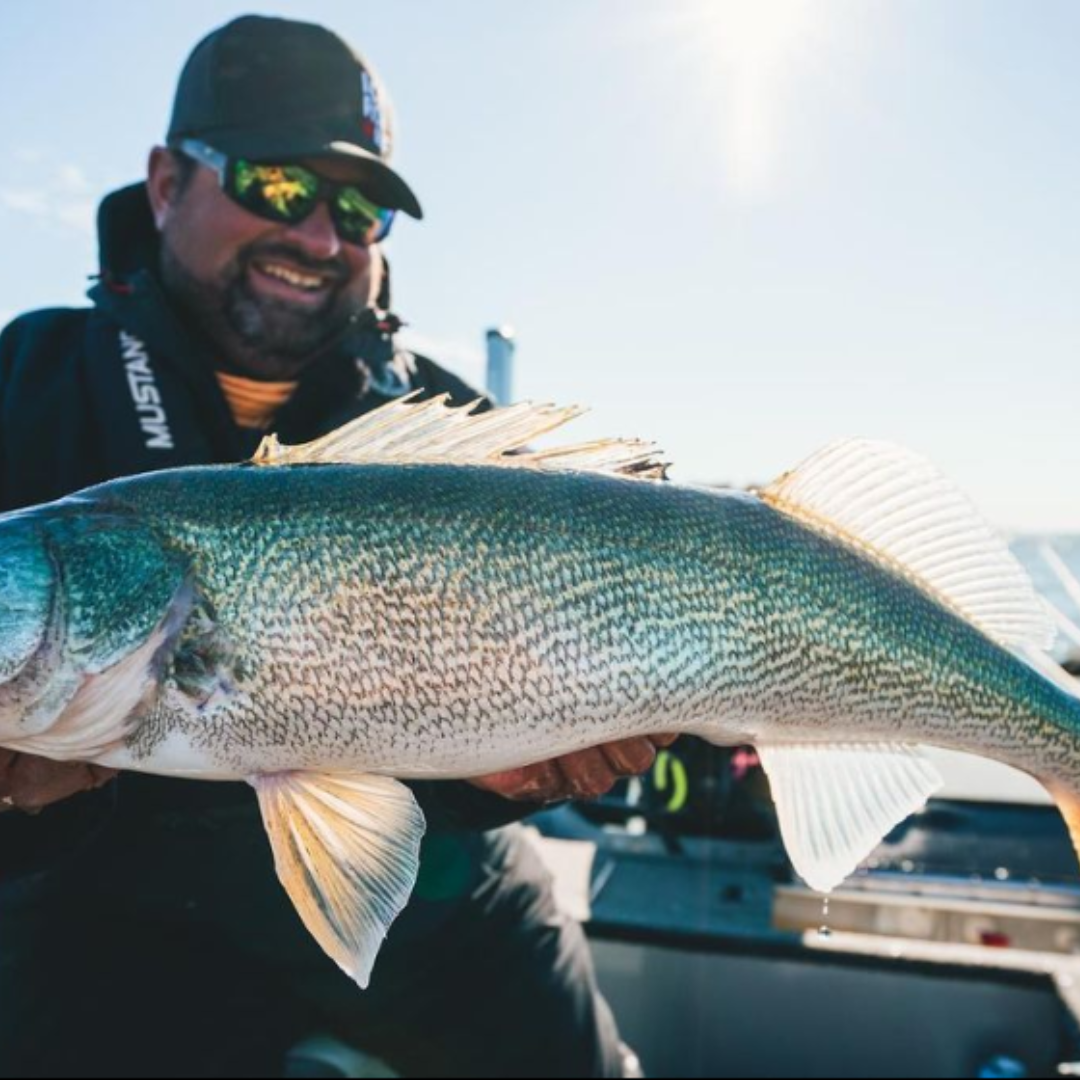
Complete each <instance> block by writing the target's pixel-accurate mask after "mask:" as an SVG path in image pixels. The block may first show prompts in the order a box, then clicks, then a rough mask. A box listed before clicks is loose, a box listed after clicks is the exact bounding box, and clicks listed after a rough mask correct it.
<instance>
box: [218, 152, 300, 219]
mask: <svg viewBox="0 0 1080 1080" xmlns="http://www.w3.org/2000/svg"><path fill="white" fill-rule="evenodd" d="M233 192H234V197H235V198H236V201H237V202H238V203H240V205H241V206H243V207H245V208H246V209H248V210H250V211H251V212H252V213H253V214H258V215H260V216H261V217H269V218H273V219H274V220H276V221H289V222H297V221H300V220H302V219H303V218H304V217H306V216H307V215H308V214H310V213H311V210H312V208H313V207H314V205H315V201H316V199H317V198H318V195H319V181H318V178H317V177H316V176H315V174H314V173H311V172H309V171H308V170H307V169H304V168H301V167H300V166H290V165H259V164H255V163H252V162H249V161H237V162H236V167H235V170H234V175H233Z"/></svg>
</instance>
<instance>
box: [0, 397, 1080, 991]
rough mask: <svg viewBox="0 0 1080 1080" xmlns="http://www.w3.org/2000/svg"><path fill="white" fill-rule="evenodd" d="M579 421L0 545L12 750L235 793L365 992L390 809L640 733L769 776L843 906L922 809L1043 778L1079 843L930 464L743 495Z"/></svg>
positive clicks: (248, 479)
mask: <svg viewBox="0 0 1080 1080" xmlns="http://www.w3.org/2000/svg"><path fill="white" fill-rule="evenodd" d="M579 413H580V410H577V409H563V408H557V407H555V406H549V405H532V404H521V405H515V406H511V407H509V408H505V409H499V410H491V411H486V412H484V411H482V410H480V409H478V408H476V407H464V408H457V407H451V404H450V403H449V402H448V401H447V400H446V399H444V398H437V399H433V400H430V401H426V402H421V401H418V400H414V399H413V398H407V399H404V400H401V401H398V402H394V403H391V404H389V405H387V406H385V407H384V408H381V409H379V410H376V411H374V412H371V413H369V414H367V415H366V416H363V417H361V418H360V419H358V420H356V421H354V422H352V423H351V424H348V425H346V426H345V427H343V428H341V429H339V430H338V431H335V432H333V433H331V434H330V435H328V436H325V437H323V438H321V439H317V440H315V441H314V442H311V443H307V444H303V445H300V446H286V445H283V444H282V443H281V442H280V441H279V440H278V439H277V438H276V437H274V436H268V437H267V438H266V439H265V440H264V442H263V444H262V445H261V447H260V448H259V451H258V453H257V454H256V455H255V457H254V458H253V459H252V460H251V461H250V462H247V463H244V464H242V465H225V466H208V467H196V468H182V469H174V470H168V471H163V472H156V473H149V474H144V475H139V476H133V477H128V478H124V479H119V480H113V481H110V482H108V483H104V484H101V485H99V486H96V487H93V488H89V489H87V490H84V491H82V492H79V493H77V494H75V495H72V496H69V497H67V498H64V499H61V500H59V501H57V502H54V503H50V504H48V505H43V506H38V507H33V508H29V509H26V510H21V511H18V512H14V513H9V514H6V515H4V516H2V517H0V746H3V747H6V748H9V749H13V750H17V751H22V752H25V753H32V754H38V755H43V756H46V757H50V758H54V759H57V760H80V761H88V762H92V763H96V764H99V765H102V766H108V767H111V768H116V769H127V770H137V771H143V772H150V773H157V774H162V775H168V776H178V777H188V778H192V779H196V780H214V781H224V780H246V781H248V782H249V783H250V784H251V785H252V786H253V788H254V789H255V793H256V796H257V799H258V803H259V806H260V809H261V814H262V819H263V822H264V825H265V829H266V832H267V835H268V837H269V842H270V845H271V847H272V849H273V854H274V860H275V865H276V871H277V874H278V877H279V879H280V881H281V883H282V885H283V886H284V888H285V890H286V892H287V893H288V895H289V897H290V898H291V900H292V902H293V904H294V906H295V908H296V910H297V912H298V913H299V916H300V918H301V919H302V920H303V922H304V924H305V925H306V926H307V928H308V930H309V931H310V932H311V933H312V934H313V935H314V937H315V939H316V940H317V941H318V942H319V944H320V945H321V946H322V947H323V949H324V950H325V951H326V953H327V954H328V955H329V956H330V957H332V958H333V960H334V961H335V962H336V963H337V964H338V965H339V966H340V967H341V968H342V969H343V970H344V971H346V972H347V973H348V974H349V975H350V976H351V977H352V978H353V979H354V980H355V981H356V982H357V983H358V984H359V985H360V986H367V985H368V983H369V981H370V979H371V975H372V970H373V967H374V965H375V960H376V957H377V955H378V951H379V948H380V945H381V942H382V941H383V939H384V938H385V936H386V934H387V932H388V929H389V927H390V926H391V924H392V923H393V921H394V919H395V918H396V917H397V915H398V914H399V913H400V912H401V910H402V909H403V908H404V907H405V905H406V904H407V902H408V899H409V896H410V893H411V890H412V887H413V885H414V883H415V880H416V875H417V869H418V860H419V851H420V842H421V839H422V836H423V833H424V827H425V825H424V819H423V815H422V812H421V810H420V809H419V807H418V805H417V803H416V800H415V798H414V796H413V794H412V793H411V791H410V789H409V787H408V785H407V783H406V782H407V781H409V780H418V779H423V780H460V779H467V778H473V777H477V776H480V775H485V774H490V773H495V772H502V771H505V770H508V769H512V768H519V767H523V766H526V765H528V764H531V763H536V762H539V761H543V760H548V759H551V758H555V757H558V756H561V755H564V754H568V753H572V752H574V751H578V750H582V749H585V748H587V747H591V746H596V745H599V744H602V743H606V742H609V741H612V740H614V739H622V738H627V737H631V736H638V735H647V734H653V733H658V732H672V733H682V734H688V735H694V736H698V737H700V738H702V739H705V740H708V741H709V742H711V743H714V744H716V745H726V746H734V745H747V744H749V745H753V746H754V747H756V749H757V751H758V754H759V755H760V757H761V760H762V762H763V764H764V767H765V769H766V771H767V773H768V776H769V780H770V783H771V789H772V792H773V797H774V800H775V802H776V807H777V814H778V819H779V823H780V829H781V834H782V837H783V841H784V843H785V846H786V849H787V851H788V853H789V855H790V857H791V860H792V863H793V865H794V867H795V869H796V870H797V872H798V873H799V874H800V876H801V877H802V878H803V879H804V880H805V881H806V882H807V883H808V884H809V885H810V886H811V887H813V888H815V889H818V890H821V891H823V892H828V891H829V890H832V889H834V888H835V887H836V886H837V885H839V884H840V883H841V882H842V881H843V880H844V879H845V878H846V877H847V876H848V875H850V874H851V873H852V872H853V871H854V870H855V869H856V868H857V867H858V865H859V864H860V863H861V862H862V861H864V860H865V859H866V858H867V857H868V856H869V855H870V853H871V852H872V851H873V850H874V848H875V847H876V846H877V845H878V844H879V842H880V841H881V839H882V838H883V837H884V836H885V835H887V834H888V833H889V832H890V831H891V830H892V829H893V828H894V827H895V826H896V825H897V824H898V823H899V822H901V821H902V820H904V819H905V818H906V817H908V816H909V815H911V814H913V813H916V812H918V811H919V810H920V809H921V808H922V807H923V806H924V805H925V804H926V802H927V801H928V799H929V798H930V797H931V796H932V795H933V794H934V793H935V791H937V790H938V788H939V787H940V784H941V778H940V776H939V775H938V773H937V771H936V769H935V767H934V765H933V764H932V763H931V762H930V761H929V760H927V757H926V755H925V752H924V751H925V748H926V747H942V748H945V749H950V750H959V751H964V752H968V753H975V754H979V755H982V756H984V757H989V758H993V759H996V760H998V761H1001V762H1004V763H1006V764H1008V765H1011V766H1014V767H1016V768H1019V769H1022V770H1024V771H1026V772H1028V773H1030V774H1031V775H1033V776H1035V777H1036V778H1038V779H1039V780H1040V781H1041V782H1042V783H1043V784H1044V785H1045V786H1046V787H1047V788H1048V790H1049V791H1050V793H1051V794H1052V795H1053V796H1054V798H1055V799H1056V800H1057V803H1058V806H1059V808H1060V809H1061V811H1062V813H1063V814H1064V816H1065V819H1066V822H1067V823H1068V826H1069V829H1070V831H1071V834H1072V836H1073V839H1074V842H1080V691H1078V689H1077V684H1076V683H1075V682H1073V681H1072V680H1071V679H1070V678H1069V677H1068V676H1066V675H1065V674H1064V673H1063V672H1061V671H1060V669H1058V668H1057V666H1056V665H1055V664H1054V663H1053V662H1052V660H1051V659H1050V658H1049V655H1048V653H1047V650H1048V649H1049V647H1050V645H1051V643H1052V640H1053V635H1054V624H1053V619H1052V616H1051V614H1050V612H1049V611H1048V606H1047V604H1046V603H1045V602H1044V601H1043V600H1042V599H1041V598H1040V597H1039V595H1038V594H1037V592H1036V591H1035V589H1034V587H1033V586H1032V584H1031V582H1030V580H1029V579H1028V577H1027V575H1026V573H1025V572H1024V570H1023V569H1022V567H1021V566H1020V564H1019V563H1018V562H1017V561H1016V559H1015V558H1014V557H1013V555H1012V554H1011V553H1010V552H1009V549H1008V547H1007V545H1006V544H1005V543H1004V542H1003V541H1002V540H1001V539H1000V538H999V537H998V536H997V535H996V534H995V533H994V531H993V530H992V529H991V528H990V527H989V526H988V525H987V524H986V523H985V522H984V521H983V519H982V518H981V517H980V515H979V514H978V512H977V511H976V509H975V508H974V506H973V505H972V504H971V502H970V501H969V500H968V499H967V498H966V497H965V496H964V495H963V494H962V493H961V492H959V491H958V490H957V489H956V487H955V486H954V485H953V484H952V483H951V482H949V481H948V480H946V479H945V478H944V477H943V476H941V474H940V473H938V471H937V470H936V469H935V468H934V467H933V466H932V465H931V464H930V463H929V462H927V461H925V460H924V459H923V458H921V457H919V456H918V455H916V454H913V453H911V452H910V451H907V450H905V449H903V448H900V447H896V446H892V445H890V444H886V443H880V442H874V441H871V440H865V439H849V440H845V441H842V442H839V443H834V444H832V445H831V446H829V447H827V448H826V449H824V450H823V451H820V452H818V453H817V454H815V455H813V456H811V457H810V458H809V459H807V461H805V462H804V463H803V464H802V465H801V466H799V467H798V468H796V469H795V470H794V471H792V472H790V473H787V474H785V475H784V476H782V477H780V478H779V479H778V480H777V481H775V482H774V483H772V484H770V485H768V486H766V487H763V488H760V489H754V490H750V491H743V490H736V489H730V490H717V489H708V488H704V487H697V486H693V485H684V484H679V483H675V482H673V481H671V480H669V479H667V466H666V463H665V462H664V461H663V460H662V457H661V456H660V454H659V451H658V450H657V449H656V448H655V447H654V446H652V445H651V444H649V443H643V442H640V441H636V440H604V441H600V442H594V443H588V444H584V445H573V444H571V445H568V446H555V447H553V448H549V449H535V446H536V444H537V442H538V440H540V439H541V437H542V436H544V435H546V434H548V433H550V432H553V431H555V430H557V429H559V428H561V427H562V426H563V425H564V424H566V423H568V422H569V421H570V420H572V419H574V418H575V417H576V416H577V415H579Z"/></svg>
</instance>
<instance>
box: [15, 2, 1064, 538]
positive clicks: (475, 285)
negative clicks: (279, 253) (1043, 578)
mask: <svg viewBox="0 0 1080 1080" xmlns="http://www.w3.org/2000/svg"><path fill="white" fill-rule="evenodd" d="M251 10H256V11H262V12H266V13H288V14H293V15H296V16H300V17H306V18H310V19H312V20H315V21H321V22H324V23H325V24H326V25H328V26H330V27H332V28H334V29H335V30H337V31H338V32H339V33H341V34H342V35H343V36H345V37H347V38H348V39H350V40H351V41H352V42H353V43H354V44H355V45H356V46H357V47H359V48H360V49H361V50H362V51H363V52H365V53H366V54H367V55H368V57H369V58H370V59H371V61H372V62H373V63H374V65H375V66H376V68H378V69H379V71H380V72H381V74H382V75H383V77H384V79H385V81H386V82H387V84H388V85H389V87H390V90H391V92H392V94H393V97H394V99H395V103H396V106H397V113H398V120H399V129H400V144H399V154H398V158H397V164H398V166H399V168H400V169H401V171H402V172H403V173H404V174H405V175H406V176H407V177H408V178H409V180H410V182H411V183H412V184H413V186H414V188H415V189H416V190H417V191H418V192H419V194H420V196H421V198H422V200H423V201H424V204H425V208H426V210H427V212H428V219H427V220H426V221H425V222H424V223H423V224H420V225H416V224H414V223H412V222H409V221H404V222H402V224H401V226H400V227H399V228H398V230H397V231H396V234H395V237H394V240H393V244H392V255H391V257H392V260H393V264H394V268H395V289H396V300H397V308H398V310H399V312H400V313H401V314H402V315H403V316H404V317H405V318H407V319H408V320H409V321H410V322H411V323H412V325H413V327H414V328H415V330H416V332H418V333H421V334H423V335H424V336H425V337H426V338H430V339H434V340H436V341H439V342H441V343H443V346H444V348H445V349H446V350H447V355H449V356H451V357H454V358H455V359H456V361H457V362H458V363H459V365H460V366H462V367H463V368H464V369H465V370H466V372H467V373H468V374H472V375H474V376H475V375H477V374H479V371H480V367H479V364H478V357H479V351H480V343H481V340H482V333H483V330H484V328H485V327H487V326H489V325H492V324H495V323H502V322H505V323H510V324H513V326H514V327H515V328H516V329H517V333H518V336H519V340H520V350H519V354H520V362H521V368H520V378H519V396H522V397H530V398H540V399H547V400H557V401H560V402H568V401H573V402H581V403H584V404H587V405H590V406H592V407H593V409H594V414H593V416H592V417H590V418H589V419H588V420H586V421H584V422H583V423H582V424H581V425H580V426H579V432H580V434H582V435H585V436H588V437H591V436H593V435H599V434H624V435H625V434H632V435H640V436H646V437H651V438H655V439H657V440H658V441H659V442H660V443H661V444H663V445H664V446H665V448H666V449H667V450H668V452H669V455H670V456H671V458H672V459H673V460H674V461H675V462H676V463H677V464H678V465H679V466H680V472H679V475H680V476H682V477H684V478H687V479H695V480H696V479H717V480H720V479H727V480H733V481H739V482H742V481H750V480H757V479H767V478H769V477H770V476H772V475H773V474H775V473H778V472H780V471H782V470H783V469H785V468H788V467H789V466H791V465H793V464H794V463H795V462H796V461H798V460H799V459H800V458H801V457H803V456H804V455H806V454H807V453H809V452H811V451H812V450H814V449H816V448H817V446H819V445H820V444H822V443H825V442H828V441H829V440H831V439H834V438H836V437H839V436H846V435H851V434H867V435H871V436H876V437H884V438H889V439H893V440H897V441H901V442H904V443H907V444H909V445H911V446H913V447H915V448H917V449H919V450H921V451H923V452H925V453H927V454H929V455H930V456H931V457H933V458H934V459H935V460H936V461H937V462H938V463H939V464H940V466H941V467H942V468H943V469H945V470H946V471H947V472H949V473H950V474H952V475H953V476H954V477H956V479H957V480H959V481H960V483H961V484H962V485H963V486H964V487H965V488H967V489H968V490H969V491H970V492H971V494H972V495H973V497H974V498H975V500H976V501H977V502H978V503H979V504H980V505H981V506H982V507H983V508H984V509H985V510H986V511H987V513H988V514H989V515H990V516H991V517H992V518H993V519H994V520H995V521H996V522H998V523H999V524H1001V525H1003V526H1006V527H1011V528H1054V529H1060V530H1075V531H1080V424H1078V412H1080V390H1078V386H1077V384H1078V381H1080V305H1078V303H1077V298H1078V295H1080V288H1078V286H1080V69H1078V68H1077V64H1076V50H1077V45H1078V43H1080V4H1078V3H1076V2H1075V0H1038V2H1037V3H1032V2H1030V0H949V2H947V3H946V2H942V0H730V2H729V0H543V2H542V3H537V4H524V3H509V2H507V0H394V2H393V3H379V4H376V3H370V2H366V0H323V2H318V3H298V2H296V3H289V4H283V3H269V2H267V3H263V4H261V5H260V6H258V7H255V8H252V7H250V6H248V5H246V4H244V5H242V4H236V3H232V2H228V0H185V3H183V4H147V3H135V2H121V0H98V2H96V3H94V4H80V3H76V2H74V0H64V2H60V0H35V2H34V3H33V4H29V3H24V4H15V3H6V4H3V5H2V6H0V101H2V102H3V105H2V110H3V111H2V115H3V122H2V125H0V163H2V165H3V170H2V172H0V238H2V241H3V248H2V250H3V253H4V257H3V259H2V260H0V316H10V315H11V314H13V313H15V312H17V311H20V310H24V309H27V308H32V307H41V306H46V305H54V304H71V303H78V302H80V300H81V297H82V293H83V289H84V283H85V276H86V275H87V274H88V273H90V272H91V271H92V270H93V269H94V267H95V245H94V241H93V236H92V229H91V221H92V214H93V206H94V204H95V203H96V201H97V199H98V198H99V197H100V196H101V195H102V194H103V193H104V192H106V191H107V190H109V189H110V188H111V187H113V186H117V185H119V184H122V183H126V182H128V181H130V180H133V179H136V178H138V177H141V175H142V172H143V168H144V162H145V158H146V152H147V150H148V148H149V147H150V146H151V145H152V144H153V143H154V142H155V141H157V140H159V139H160V138H161V137H162V134H163V132H164V128H165V124H166V120H167V115H168V109H169V105H170V101H171V97H172V92H173V88H174V85H175V79H176V75H177V73H178V71H179V68H180V66H181V63H182V61H183V59H184V57H185V56H186V55H187V53H188V51H189V50H190V49H191V47H192V46H193V45H194V44H195V42H196V41H197V40H198V39H199V38H200V37H201V36H202V35H203V34H204V33H205V32H207V31H208V30H210V29H211V28H213V27H214V26H217V25H220V24H221V23H222V22H225V21H226V20H227V19H229V18H230V17H232V16H233V15H236V14H239V13H242V12H246V11H251Z"/></svg>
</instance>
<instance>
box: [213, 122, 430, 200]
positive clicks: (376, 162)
mask: <svg viewBox="0 0 1080 1080" xmlns="http://www.w3.org/2000/svg"><path fill="white" fill-rule="evenodd" d="M200 137H201V138H204V139H205V141H206V142H207V143H208V144H209V145H210V146H212V147H213V148H214V149H215V150H218V151H220V152H221V153H223V154H227V155H228V156H229V157H244V158H249V159H250V160H252V161H274V160H277V161H282V160H287V159H296V158H335V159H337V160H339V161H348V162H351V163H353V164H355V165H357V166H358V172H359V174H360V176H361V178H362V182H363V184H364V194H366V195H368V196H370V198H371V200H372V202H376V203H378V204H379V205H380V206H384V207H386V209H387V210H402V211H404V212H405V213H406V214H408V215H409V216H410V217H414V218H416V219H417V220H418V221H419V220H420V219H421V218H423V216H424V211H423V209H422V208H421V206H420V201H419V200H418V199H417V197H416V196H415V195H414V194H413V191H412V188H410V187H409V185H408V184H406V183H405V181H404V180H403V179H402V178H401V176H399V175H398V174H397V173H396V172H394V170H393V169H391V168H390V166H389V165H387V164H386V162H385V161H383V160H382V158H380V157H379V156H378V155H377V154H373V153H372V152H371V151H370V150H365V149H364V147H362V146H360V145H358V144H357V143H353V142H349V141H347V140H343V139H334V138H328V139H314V138H312V137H311V133H310V132H308V133H307V134H306V137H305V136H301V137H291V136H290V134H289V133H288V132H286V131H281V130H277V131H272V132H252V131H244V132H225V131H221V132H214V133H212V134H211V133H210V132H206V133H205V134H204V135H202V136H200Z"/></svg>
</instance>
